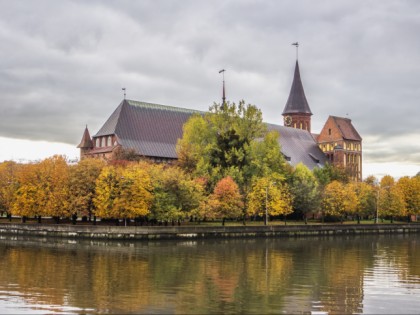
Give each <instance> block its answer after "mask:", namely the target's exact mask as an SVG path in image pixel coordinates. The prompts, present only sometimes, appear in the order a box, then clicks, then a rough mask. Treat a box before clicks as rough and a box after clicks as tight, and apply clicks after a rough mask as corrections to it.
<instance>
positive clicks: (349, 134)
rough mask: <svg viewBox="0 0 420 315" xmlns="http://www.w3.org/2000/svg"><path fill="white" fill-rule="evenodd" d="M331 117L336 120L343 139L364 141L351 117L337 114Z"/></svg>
mask: <svg viewBox="0 0 420 315" xmlns="http://www.w3.org/2000/svg"><path fill="white" fill-rule="evenodd" d="M330 117H331V118H332V119H333V120H334V122H335V124H336V125H337V127H338V129H339V130H340V132H341V135H342V136H343V139H346V140H356V141H362V137H360V135H359V133H358V132H357V130H356V128H354V126H353V124H352V123H351V119H349V118H343V117H336V116H330Z"/></svg>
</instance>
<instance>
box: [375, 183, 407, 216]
mask: <svg viewBox="0 0 420 315" xmlns="http://www.w3.org/2000/svg"><path fill="white" fill-rule="evenodd" d="M378 212H379V214H382V215H385V216H390V217H391V223H392V222H393V220H394V217H395V216H403V215H405V214H406V205H405V200H404V194H403V191H402V190H401V187H400V186H397V185H395V180H394V178H393V177H392V176H390V175H386V176H384V177H382V179H381V182H380V186H379V196H378Z"/></svg>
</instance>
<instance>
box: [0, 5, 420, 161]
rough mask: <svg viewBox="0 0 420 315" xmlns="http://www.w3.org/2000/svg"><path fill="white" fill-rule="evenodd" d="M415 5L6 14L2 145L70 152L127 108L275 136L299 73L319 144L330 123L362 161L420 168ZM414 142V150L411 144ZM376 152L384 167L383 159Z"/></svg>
mask: <svg viewBox="0 0 420 315" xmlns="http://www.w3.org/2000/svg"><path fill="white" fill-rule="evenodd" d="M419 9H420V3H419V2H417V1H387V2H378V1H351V2H350V1H323V2H316V3H315V2H314V1H298V2H297V1H292V0H289V1H281V2H280V1H264V2H261V1H252V0H249V1H196V0H194V1H192V0H189V1H155V0H154V1H130V0H124V1H89V2H86V1H82V0H77V1H59V2H58V1H51V0H43V1H36V2H18V1H14V2H10V1H7V2H6V1H0V42H1V43H2V49H1V51H0V104H1V105H0V136H3V137H4V136H6V137H18V138H27V139H35V140H49V141H61V142H66V143H71V144H74V145H76V144H77V142H78V141H79V140H80V137H81V134H82V131H83V128H84V125H85V124H86V123H87V124H88V125H89V128H90V129H91V132H92V133H94V132H95V131H96V130H97V129H98V128H99V127H100V125H101V124H102V123H103V122H104V121H105V119H106V118H107V117H108V116H109V115H110V114H111V112H112V111H113V110H114V108H115V107H116V106H117V105H118V104H119V102H120V101H121V99H122V91H121V88H122V87H126V88H127V97H128V98H132V99H138V100H144V101H149V102H156V103H163V104H167V105H174V106H184V107H188V108H196V109H201V110H206V109H207V108H208V106H209V105H211V104H212V103H213V101H218V100H219V99H220V84H221V77H220V75H219V74H218V73H217V71H218V70H219V69H221V68H225V69H227V72H226V86H227V94H228V98H229V99H230V100H232V101H238V100H240V99H245V100H246V101H248V102H251V103H255V104H256V105H258V106H259V107H260V108H261V109H262V111H263V115H264V119H265V120H266V121H268V122H272V123H279V124H280V123H281V122H282V119H281V111H282V109H283V107H284V104H285V102H286V100H287V96H288V93H289V90H290V85H291V80H292V76H293V68H294V62H295V51H294V48H293V47H292V46H290V44H291V43H292V42H294V41H299V42H300V43H301V47H300V49H299V63H300V66H301V73H302V80H303V83H304V87H305V91H306V95H307V98H308V101H309V103H310V106H311V108H312V111H313V112H314V116H313V125H314V129H315V130H314V131H317V130H316V129H318V131H319V130H320V129H321V127H322V125H323V123H324V122H325V120H326V119H327V117H328V115H338V116H345V115H346V114H348V116H349V117H350V118H352V119H353V122H354V124H355V126H356V127H357V128H358V130H359V131H360V133H361V135H362V137H364V138H365V139H369V137H373V136H377V137H382V138H380V139H389V138H390V137H393V136H394V135H395V134H397V135H399V136H400V138H399V140H398V149H397V146H395V145H394V144H390V148H388V149H386V150H383V149H382V148H381V149H380V150H379V149H378V148H376V147H375V145H374V144H372V143H369V142H367V141H366V140H365V142H364V148H365V150H366V151H365V152H366V153H365V154H366V158H367V159H369V160H379V159H384V158H383V156H384V155H386V156H388V157H391V158H392V159H397V160H403V158H402V157H401V154H400V152H404V159H406V158H408V159H409V160H410V161H414V162H419V156H418V154H417V152H418V148H417V147H414V148H413V146H412V145H410V141H408V142H406V141H404V135H405V134H406V135H412V134H417V135H419V134H420V125H419V124H418V117H420V107H419V106H418V100H419V99H420V91H419V89H418V87H417V85H418V82H419V81H420V53H419V52H420V39H419V38H418V35H417V34H416V33H417V30H418V29H419V26H420V25H419V24H420V16H419V13H418V12H420V10H419ZM410 139H411V138H410ZM378 152H380V153H378Z"/></svg>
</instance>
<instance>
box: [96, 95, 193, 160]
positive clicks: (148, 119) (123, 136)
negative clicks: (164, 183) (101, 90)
mask: <svg viewBox="0 0 420 315" xmlns="http://www.w3.org/2000/svg"><path fill="white" fill-rule="evenodd" d="M194 113H201V112H199V111H195V110H190V109H184V108H179V107H172V106H165V105H159V104H151V103H145V102H137V101H132V100H124V101H122V102H121V104H120V105H119V106H118V107H117V109H116V110H115V111H114V113H112V115H111V116H110V117H109V118H108V120H107V121H106V122H105V124H104V125H103V126H102V128H101V129H100V130H99V131H98V133H97V134H96V135H95V137H99V136H105V135H111V134H115V135H116V136H117V137H118V143H119V144H121V145H122V146H123V147H125V148H133V149H135V150H136V151H137V152H138V154H140V155H143V156H153V157H163V158H173V159H176V158H177V154H176V143H177V141H178V139H179V138H182V132H183V131H182V127H183V125H184V123H185V122H186V121H187V120H188V119H189V118H190V117H191V115H192V114H194Z"/></svg>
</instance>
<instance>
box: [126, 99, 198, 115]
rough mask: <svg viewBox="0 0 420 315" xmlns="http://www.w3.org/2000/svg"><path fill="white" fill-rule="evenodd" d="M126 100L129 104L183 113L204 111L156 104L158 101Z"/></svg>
mask: <svg viewBox="0 0 420 315" xmlns="http://www.w3.org/2000/svg"><path fill="white" fill-rule="evenodd" d="M126 101H127V103H128V104H129V105H131V106H136V107H143V108H150V109H160V110H170V111H175V112H183V113H202V111H200V110H196V109H189V108H183V107H176V106H169V105H162V104H156V103H148V102H142V101H135V100H126Z"/></svg>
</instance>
